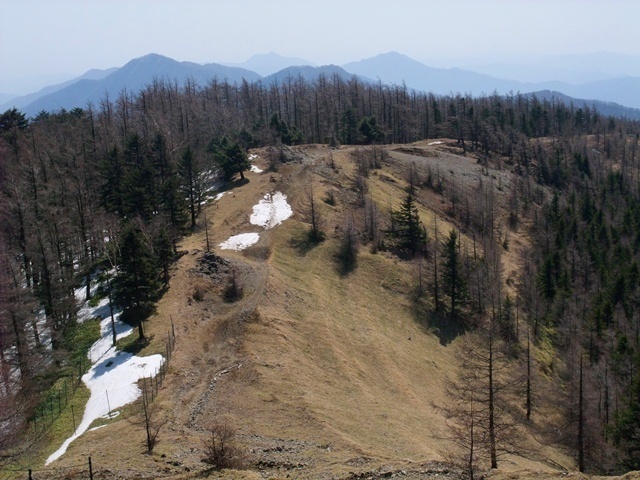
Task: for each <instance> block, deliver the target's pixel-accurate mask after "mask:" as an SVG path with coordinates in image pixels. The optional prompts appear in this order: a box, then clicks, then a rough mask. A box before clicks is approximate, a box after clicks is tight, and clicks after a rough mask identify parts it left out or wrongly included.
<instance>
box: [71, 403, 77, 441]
mask: <svg viewBox="0 0 640 480" xmlns="http://www.w3.org/2000/svg"><path fill="white" fill-rule="evenodd" d="M71 418H72V420H73V434H74V435H75V434H76V414H75V412H74V411H73V405H71Z"/></svg>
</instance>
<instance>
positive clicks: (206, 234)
mask: <svg viewBox="0 0 640 480" xmlns="http://www.w3.org/2000/svg"><path fill="white" fill-rule="evenodd" d="M204 232H205V233H204V234H205V237H206V239H207V253H209V252H210V251H211V249H210V248H209V223H208V222H207V208H206V207H205V209H204Z"/></svg>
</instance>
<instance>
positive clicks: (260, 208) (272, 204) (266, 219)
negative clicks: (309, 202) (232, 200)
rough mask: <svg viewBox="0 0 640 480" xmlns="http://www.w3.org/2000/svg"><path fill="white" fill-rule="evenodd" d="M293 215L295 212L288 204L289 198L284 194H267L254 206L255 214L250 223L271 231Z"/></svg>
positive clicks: (252, 215)
mask: <svg viewBox="0 0 640 480" xmlns="http://www.w3.org/2000/svg"><path fill="white" fill-rule="evenodd" d="M291 215H293V210H291V206H290V205H289V204H288V203H287V196H286V195H285V194H284V193H282V192H275V193H267V194H266V195H265V196H264V198H263V199H262V200H260V202H259V203H258V204H257V205H254V206H253V213H252V214H251V217H250V218H249V221H250V222H251V223H252V224H253V225H260V226H262V227H264V228H265V229H266V230H269V229H270V228H273V227H275V226H276V225H280V224H281V223H282V222H284V221H285V220H286V219H287V218H289V217H290V216H291Z"/></svg>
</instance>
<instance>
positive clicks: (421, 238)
mask: <svg viewBox="0 0 640 480" xmlns="http://www.w3.org/2000/svg"><path fill="white" fill-rule="evenodd" d="M392 215H393V221H394V231H393V235H394V236H395V237H396V239H397V246H398V248H400V249H401V250H404V251H406V252H408V253H410V254H411V256H414V255H416V253H418V252H420V251H421V250H422V249H424V247H425V245H426V241H427V233H426V230H425V228H424V226H423V225H422V222H421V221H420V215H419V214H418V207H417V206H416V203H415V200H414V198H413V194H412V193H409V194H408V195H407V196H406V198H405V199H404V201H403V202H402V206H401V207H400V209H399V210H397V211H394V212H393V213H392Z"/></svg>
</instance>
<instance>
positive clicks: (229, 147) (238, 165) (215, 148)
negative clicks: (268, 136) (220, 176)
mask: <svg viewBox="0 0 640 480" xmlns="http://www.w3.org/2000/svg"><path fill="white" fill-rule="evenodd" d="M208 150H209V151H210V152H212V153H213V156H214V158H215V161H216V163H217V164H218V165H219V166H220V168H221V169H222V171H223V173H224V178H225V180H226V181H229V180H231V179H233V177H235V176H236V175H237V174H238V173H239V174H240V179H241V180H244V172H245V171H247V170H249V169H250V168H251V163H250V162H249V158H248V157H247V152H245V150H244V149H243V148H242V146H241V145H240V144H239V143H237V142H231V141H229V139H228V138H227V137H223V138H222V139H220V140H213V141H212V142H211V143H210V144H209V148H208Z"/></svg>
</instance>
